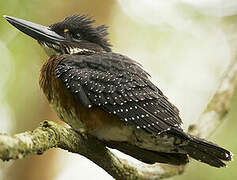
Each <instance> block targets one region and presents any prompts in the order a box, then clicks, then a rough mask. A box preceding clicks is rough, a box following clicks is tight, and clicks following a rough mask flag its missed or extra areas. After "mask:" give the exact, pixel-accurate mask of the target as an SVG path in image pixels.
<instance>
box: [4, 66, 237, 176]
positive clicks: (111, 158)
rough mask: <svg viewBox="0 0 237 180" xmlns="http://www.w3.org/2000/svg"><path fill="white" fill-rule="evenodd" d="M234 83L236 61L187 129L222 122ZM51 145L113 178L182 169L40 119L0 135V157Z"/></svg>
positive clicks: (204, 130)
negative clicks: (120, 151)
mask: <svg viewBox="0 0 237 180" xmlns="http://www.w3.org/2000/svg"><path fill="white" fill-rule="evenodd" d="M236 85H237V62H235V63H234V64H232V65H231V66H230V67H229V68H228V70H227V73H226V75H225V77H224V78H223V81H222V83H221V85H220V86H219V88H218V90H217V92H216V93H215V95H214V96H213V98H212V99H211V101H210V102H209V104H208V106H207V108H206V110H205V111H204V112H203V114H202V115H201V116H200V119H199V121H198V123H197V124H195V125H191V126H190V128H189V130H190V132H192V133H193V134H196V135H199V136H202V137H205V136H207V135H208V134H210V132H212V131H213V130H214V129H215V128H216V127H217V126H218V125H219V124H220V122H222V121H223V119H224V118H225V116H226V114H227V112H228V111H229V108H230V101H231V99H232V96H233V92H234V90H235V89H236ZM207 122H208V123H207ZM207 125H208V126H207ZM53 147H58V148H62V149H65V150H68V151H70V152H73V153H78V154H81V155H83V156H85V157H87V158H88V159H90V160H91V161H93V162H94V163H96V164H97V165H98V166H100V167H101V168H103V169H104V170H105V171H107V172H108V173H109V174H110V175H111V176H113V177H114V178H115V179H117V180H135V179H140V180H147V179H151V180H158V179H163V178H168V177H172V176H174V175H177V174H180V173H182V172H183V170H184V168H185V166H172V165H167V164H158V163H157V164H154V165H147V164H144V163H142V162H140V163H132V162H129V161H126V160H124V159H120V158H118V157H117V156H115V155H114V154H113V153H112V152H111V151H109V150H108V149H107V148H106V147H105V146H104V144H103V143H102V142H100V141H99V140H97V139H96V138H94V137H93V136H90V135H82V134H79V133H78V132H76V131H74V130H72V129H71V128H67V127H64V126H61V125H58V124H56V123H54V122H50V121H44V122H42V123H41V124H40V127H38V128H36V129H35V130H34V131H28V132H24V133H21V134H16V135H14V136H9V135H7V134H0V159H2V160H10V159H14V160H15V159H21V158H23V157H25V156H28V155H32V154H42V153H43V152H45V151H46V150H48V149H50V148H53Z"/></svg>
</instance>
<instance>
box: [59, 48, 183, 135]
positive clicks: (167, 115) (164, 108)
mask: <svg viewBox="0 0 237 180" xmlns="http://www.w3.org/2000/svg"><path fill="white" fill-rule="evenodd" d="M55 73H56V76H57V77H58V78H60V79H61V80H62V82H63V83H64V84H65V86H66V87H67V89H68V90H69V91H70V92H71V93H72V94H73V96H74V98H75V99H76V100H78V101H79V102H80V103H81V104H83V105H85V106H87V107H88V108H91V107H98V108H100V109H102V110H104V111H105V112H108V113H111V114H114V115H116V116H117V117H119V119H121V120H122V121H125V122H127V123H128V124H130V125H134V126H136V127H137V128H141V129H144V130H146V131H148V132H150V133H161V132H163V131H165V130H167V129H169V128H170V127H174V126H175V127H179V126H180V124H181V123H182V122H181V119H180V118H179V112H178V109H177V108H176V107H175V106H174V105H172V104H171V103H170V102H169V101H168V100H167V98H166V97H165V96H164V95H163V93H162V92H161V91H160V90H159V89H158V88H157V87H156V86H155V85H154V84H152V82H151V81H150V80H149V79H148V77H149V75H148V74H147V73H146V72H145V71H144V70H143V69H142V68H141V66H140V65H139V64H138V63H136V62H135V61H133V60H131V59H129V58H128V57H126V56H123V55H120V54H117V53H112V52H109V53H98V54H97V53H96V54H92V55H70V56H66V57H65V59H63V60H62V61H61V62H60V63H59V64H58V66H57V68H56V72H55Z"/></svg>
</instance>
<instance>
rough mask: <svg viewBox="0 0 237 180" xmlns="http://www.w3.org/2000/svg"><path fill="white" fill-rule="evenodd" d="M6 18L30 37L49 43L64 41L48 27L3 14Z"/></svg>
mask: <svg viewBox="0 0 237 180" xmlns="http://www.w3.org/2000/svg"><path fill="white" fill-rule="evenodd" d="M3 17H4V18H6V20H7V21H8V22H9V23H10V24H12V25H13V26H15V27H16V28H17V29H19V30H20V31H22V32H23V33H25V34H27V35H29V36H31V37H32V38H34V39H36V40H38V41H43V42H49V43H54V44H55V43H58V44H59V43H60V42H63V41H65V38H64V37H63V36H60V35H59V34H57V33H55V32H54V31H52V30H50V28H49V27H46V26H42V25H40V24H35V23H32V22H29V21H26V20H23V19H18V18H15V17H11V16H3Z"/></svg>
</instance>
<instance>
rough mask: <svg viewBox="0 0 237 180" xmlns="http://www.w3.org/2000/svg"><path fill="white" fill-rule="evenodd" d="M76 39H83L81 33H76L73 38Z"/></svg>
mask: <svg viewBox="0 0 237 180" xmlns="http://www.w3.org/2000/svg"><path fill="white" fill-rule="evenodd" d="M73 37H74V38H75V39H81V35H80V33H75V34H74V36H73Z"/></svg>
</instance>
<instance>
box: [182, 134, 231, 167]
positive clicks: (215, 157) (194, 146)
mask: <svg viewBox="0 0 237 180" xmlns="http://www.w3.org/2000/svg"><path fill="white" fill-rule="evenodd" d="M183 149H184V150H185V151H186V152H187V154H188V155H189V156H190V157H192V158H194V159H196V160H198V161H201V162H203V163H206V164H209V165H211V166H214V167H218V168H219V167H226V164H225V163H224V162H223V161H231V160H233V159H232V156H233V155H232V153H231V152H229V151H227V150H226V149H224V148H221V147H219V146H218V145H216V144H213V143H211V142H208V141H206V140H204V139H201V138H198V137H195V136H191V135H189V140H188V143H187V144H186V145H184V146H183Z"/></svg>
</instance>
